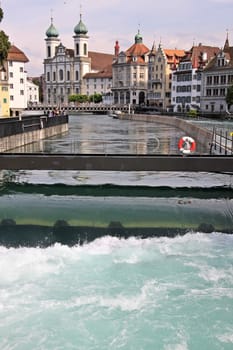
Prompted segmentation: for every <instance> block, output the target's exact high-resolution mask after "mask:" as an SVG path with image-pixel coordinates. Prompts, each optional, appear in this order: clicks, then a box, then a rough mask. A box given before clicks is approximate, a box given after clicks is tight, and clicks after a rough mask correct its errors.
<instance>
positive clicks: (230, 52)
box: [205, 46, 233, 70]
mask: <svg viewBox="0 0 233 350" xmlns="http://www.w3.org/2000/svg"><path fill="white" fill-rule="evenodd" d="M220 54H221V56H223V57H224V58H225V60H226V61H227V62H226V63H225V64H224V65H221V66H218V65H217V60H218V56H219V55H220ZM226 68H231V69H233V47H232V46H230V47H228V48H227V50H226V51H224V49H223V50H219V52H218V54H217V55H216V56H215V57H213V58H212V59H211V60H210V61H209V63H208V64H207V66H206V67H205V70H215V69H218V70H219V69H220V70H222V69H226Z"/></svg>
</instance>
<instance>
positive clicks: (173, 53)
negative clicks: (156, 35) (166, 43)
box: [163, 49, 185, 64]
mask: <svg viewBox="0 0 233 350" xmlns="http://www.w3.org/2000/svg"><path fill="white" fill-rule="evenodd" d="M163 51H164V53H165V55H166V57H167V63H170V64H173V63H174V61H175V60H177V61H180V60H181V59H182V58H183V57H184V56H185V51H184V50H177V49H174V50H173V49H163Z"/></svg>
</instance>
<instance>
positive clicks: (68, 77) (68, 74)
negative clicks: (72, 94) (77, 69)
mask: <svg viewBox="0 0 233 350" xmlns="http://www.w3.org/2000/svg"><path fill="white" fill-rule="evenodd" d="M67 80H70V71H69V70H68V71H67Z"/></svg>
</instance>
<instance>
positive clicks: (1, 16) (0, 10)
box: [0, 7, 4, 22]
mask: <svg viewBox="0 0 233 350" xmlns="http://www.w3.org/2000/svg"><path fill="white" fill-rule="evenodd" d="M3 16H4V13H3V10H2V8H1V7H0V22H2V19H3Z"/></svg>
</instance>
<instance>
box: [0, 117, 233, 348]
mask: <svg viewBox="0 0 233 350" xmlns="http://www.w3.org/2000/svg"><path fill="white" fill-rule="evenodd" d="M181 136H183V133H182V132H180V131H177V130H174V128H170V127H167V126H162V125H156V124H152V123H148V124H144V123H140V122H130V121H120V120H113V119H111V118H109V117H108V116H94V115H82V116H81V115H80V116H71V117H70V127H69V132H68V133H67V134H64V135H61V136H58V137H54V138H52V139H50V140H45V141H41V142H38V143H37V144H35V145H33V146H32V145H31V146H28V147H24V148H22V149H21V150H19V151H22V152H23V151H27V152H28V151H32V152H35V151H40V152H43V151H46V152H53V153H66V152H75V153H129V152H130V153H137V154H142V153H144V154H145V153H152V154H162V153H169V154H174V153H175V154H177V153H178V152H179V150H178V149H177V143H178V140H179V138H180V137H181ZM202 151H203V150H202V149H201V148H199V149H198V152H202ZM204 151H205V150H204ZM232 187H233V178H232V175H231V174H218V173H214V174H210V173H166V172H158V173H154V172H129V173H127V172H126V173H120V172H88V171H80V172H76V171H69V172H65V171H18V172H9V171H8V172H3V173H2V174H1V196H0V214H1V218H0V219H1V225H0V233H1V235H0V237H1V242H2V243H1V246H0V267H1V270H0V271H1V279H0V347H1V349H3V350H9V349H14V350H27V349H28V350H29V349H30V350H31V349H34V350H39V349H40V350H42V349H44V350H47V349H53V350H56V349H68V350H69V349H79V350H82V349H83V350H89V349H90V350H93V349H96V350H99V349H101V350H105V349H106V350H107V349H108V350H109V349H112V350H115V349H125V350H130V349H133V350H141V349H143V350H154V349H164V350H196V349H197V350H200V349H205V350H220V349H224V350H225V349H226V350H227V349H232V347H233V336H232V335H233V319H232V303H233V292H232V291H233V268H232V261H233V254H232V244H233V236H232V235H231V234H229V232H230V231H231V230H233V196H232ZM81 229H82V231H79V230H81ZM54 232H55V233H54ZM78 232H82V235H83V234H85V240H84V241H82V240H80V237H79V240H77V239H75V240H72V239H70V237H69V234H71V235H72V237H73V238H74V237H75V238H77V236H78V234H79V233H78ZM109 233H110V234H109ZM165 233H166V234H167V235H168V236H167V237H166V236H164V234H165ZM177 233H178V234H177Z"/></svg>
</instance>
